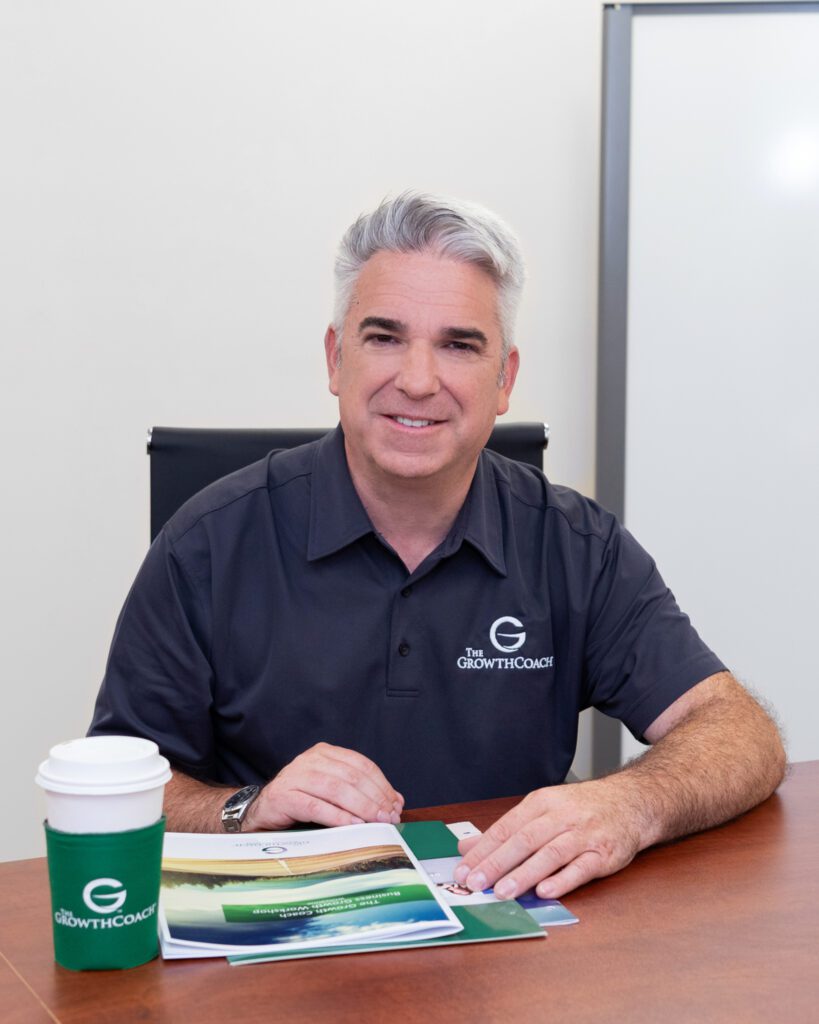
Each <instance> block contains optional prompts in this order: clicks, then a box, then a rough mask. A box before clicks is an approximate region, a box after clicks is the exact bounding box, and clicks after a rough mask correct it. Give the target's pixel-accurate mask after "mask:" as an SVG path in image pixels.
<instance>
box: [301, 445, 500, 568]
mask: <svg viewBox="0 0 819 1024" xmlns="http://www.w3.org/2000/svg"><path fill="white" fill-rule="evenodd" d="M370 533H371V534H375V530H374V528H373V525H372V523H371V522H370V518H369V516H368V515H367V512H366V510H365V508H364V506H363V505H362V504H361V499H360V498H359V496H358V493H357V492H356V489H355V487H354V486H353V481H352V478H351V476H350V470H349V468H348V466H347V456H346V454H345V451H344V433H343V431H342V429H341V426H338V427H336V429H335V430H334V431H332V432H331V433H329V434H327V435H326V436H325V437H323V438H322V439H321V440H320V441H319V442H318V443H317V445H316V452H315V456H314V460H313V471H312V477H311V490H310V536H309V539H308V542H307V560H308V561H310V562H314V561H316V560H317V559H319V558H324V557H325V556H326V555H331V554H334V553H335V552H336V551H340V550H341V549H342V548H344V547H347V545H348V544H352V543H353V542H354V541H356V540H358V539H359V538H360V537H363V536H365V535H366V534H370ZM462 540H467V541H469V543H470V544H471V545H472V546H473V547H474V548H476V549H477V550H478V551H479V552H480V553H481V554H482V555H483V557H484V558H485V559H486V561H487V562H488V563H489V564H490V565H491V566H492V568H493V569H495V571H496V572H498V573H500V575H501V576H506V575H507V573H506V559H505V556H504V551H503V532H502V529H501V510H500V499H499V496H498V482H497V480H496V478H495V473H494V470H493V467H492V465H491V463H490V461H489V457H488V456H487V454H486V452H481V455H480V458H479V459H478V466H477V469H476V470H475V476H474V477H473V479H472V484H471V486H470V488H469V493H468V494H467V498H466V501H465V503H464V507H463V508H462V509H461V512H460V513H459V515H458V516H457V518H456V520H455V523H454V524H453V527H452V530H451V531H450V534H449V536H448V537H447V539H446V540H445V541H444V544H443V551H442V554H444V555H445V556H446V555H450V554H454V553H455V551H456V550H457V549H458V548H459V547H460V545H461V542H462Z"/></svg>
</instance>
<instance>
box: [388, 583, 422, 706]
mask: <svg viewBox="0 0 819 1024" xmlns="http://www.w3.org/2000/svg"><path fill="white" fill-rule="evenodd" d="M412 592H413V587H412V584H406V585H404V586H403V587H401V588H400V589H399V590H397V591H396V592H395V596H394V597H393V602H392V614H391V616H390V648H389V662H388V666H387V693H388V694H390V695H391V696H394V697H415V696H417V694H418V692H419V683H418V676H417V667H416V665H415V664H414V662H415V659H414V658H413V657H412V647H413V637H415V635H416V633H417V626H416V624H415V623H414V614H415V608H416V605H415V602H413V601H407V598H408V597H410V595H411V594H412Z"/></svg>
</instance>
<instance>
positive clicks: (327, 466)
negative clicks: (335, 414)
mask: <svg viewBox="0 0 819 1024" xmlns="http://www.w3.org/2000/svg"><path fill="white" fill-rule="evenodd" d="M374 532H375V531H374V530H373V524H372V523H371V522H370V517H369V516H368V515H367V512H366V510H365V508H364V506H363V505H362V504H361V499H360V498H359V496H358V493H357V492H356V489H355V487H354V486H353V481H352V478H351V477H350V470H349V469H348V468H347V456H346V454H345V452H344V433H343V431H342V429H341V426H340V425H339V426H338V427H336V429H335V430H334V431H332V432H331V433H329V434H327V435H325V436H324V437H323V438H321V440H320V441H319V442H318V443H317V445H316V453H315V456H314V458H313V472H312V476H311V485H310V536H309V539H308V541H307V560H308V561H309V562H314V561H316V559H318V558H324V556H325V555H332V554H333V553H334V552H336V551H340V550H341V548H344V547H346V546H347V545H348V544H352V543H353V541H355V540H358V538H359V537H363V536H364V535H365V534H367V533H374Z"/></svg>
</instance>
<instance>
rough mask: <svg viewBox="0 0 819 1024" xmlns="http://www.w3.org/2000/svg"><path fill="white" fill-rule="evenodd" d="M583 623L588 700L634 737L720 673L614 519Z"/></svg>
mask: <svg viewBox="0 0 819 1024" xmlns="http://www.w3.org/2000/svg"><path fill="white" fill-rule="evenodd" d="M589 621H590V626H589V632H588V636H587V643H586V672H587V680H588V686H589V693H588V699H589V703H590V704H592V705H593V706H595V707H597V708H599V709H600V710H601V711H603V712H604V713H605V714H607V715H610V716H611V717H613V718H618V719H620V720H621V721H622V722H624V723H625V725H626V726H627V727H628V729H629V730H630V731H631V733H632V734H633V735H634V736H635V737H637V738H638V739H640V740H643V734H644V733H645V730H646V729H647V728H648V727H649V725H651V723H652V722H653V721H654V720H655V719H656V718H657V717H658V716H659V715H660V714H662V712H663V711H665V709H666V708H668V707H669V706H670V705H671V704H673V703H674V701H675V700H676V699H677V698H678V697H681V696H682V694H684V693H685V692H686V691H687V690H690V689H691V687H693V686H696V684H697V683H699V682H702V680H703V679H706V678H707V677H708V676H710V675H713V674H714V673H716V672H722V671H725V666H724V665H723V663H722V662H721V661H720V660H719V658H717V656H716V655H715V654H714V653H713V652H712V651H711V650H710V649H709V648H708V647H707V646H706V645H705V644H704V643H703V641H702V640H701V639H700V637H699V635H698V634H697V631H696V630H695V629H694V627H693V626H692V625H691V621H690V619H689V618H688V616H687V615H685V614H684V613H683V612H682V611H681V610H680V608H679V606H678V605H677V602H676V600H675V599H674V595H673V594H672V593H671V591H670V590H669V589H668V587H667V586H666V585H665V583H664V582H663V579H662V577H661V576H660V573H659V572H658V571H657V567H656V565H655V564H654V561H653V560H652V559H651V557H650V556H649V555H648V553H647V552H646V551H645V550H644V549H643V548H642V547H641V546H640V545H639V544H638V543H637V541H636V540H635V539H634V538H633V537H632V536H631V534H630V533H629V532H628V530H626V529H625V528H624V527H622V526H621V525H620V524H619V523H617V522H616V521H615V522H614V524H613V527H612V530H611V533H610V535H609V537H608V539H607V541H606V545H605V550H604V553H603V558H602V562H601V566H600V572H599V575H598V578H597V581H596V584H595V588H594V592H593V594H592V606H591V608H590V617H589ZM643 741H644V740H643Z"/></svg>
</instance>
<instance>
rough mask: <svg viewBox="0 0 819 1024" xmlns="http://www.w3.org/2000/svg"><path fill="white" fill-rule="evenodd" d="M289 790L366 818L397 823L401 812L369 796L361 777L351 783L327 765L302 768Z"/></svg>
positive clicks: (289, 781) (385, 822) (291, 782)
mask: <svg viewBox="0 0 819 1024" xmlns="http://www.w3.org/2000/svg"><path fill="white" fill-rule="evenodd" d="M288 783H289V785H288V789H290V790H293V791H300V792H302V793H307V794H308V795H310V796H315V797H318V798H319V799H320V800H323V801H325V802H326V803H328V804H333V805H334V806H336V807H339V808H341V810H343V811H347V812H349V813H350V814H352V815H355V816H356V817H357V818H361V820H362V821H371V822H381V823H383V824H387V823H390V822H392V823H393V824H397V822H398V815H397V813H396V812H395V811H393V810H392V806H391V805H388V806H387V807H386V808H385V807H384V805H383V803H380V802H379V801H378V799H373V798H372V797H370V796H368V795H367V793H366V792H365V790H364V788H363V787H362V786H361V785H360V784H359V782H358V780H357V779H356V780H354V781H353V782H348V781H347V778H346V777H345V775H344V774H343V773H342V774H336V773H335V770H330V771H326V770H323V768H311V769H302V770H301V771H300V772H299V773H298V775H292V776H291V777H290V779H289V780H288Z"/></svg>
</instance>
